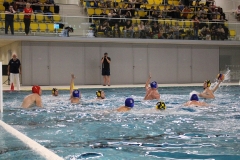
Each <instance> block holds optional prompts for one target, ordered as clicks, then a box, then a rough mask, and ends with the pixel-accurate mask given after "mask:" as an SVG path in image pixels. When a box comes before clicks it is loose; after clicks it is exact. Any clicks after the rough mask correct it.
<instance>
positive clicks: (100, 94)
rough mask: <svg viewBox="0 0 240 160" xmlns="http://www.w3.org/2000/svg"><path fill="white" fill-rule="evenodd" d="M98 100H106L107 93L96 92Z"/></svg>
mask: <svg viewBox="0 0 240 160" xmlns="http://www.w3.org/2000/svg"><path fill="white" fill-rule="evenodd" d="M96 95H97V99H98V100H99V99H105V93H104V91H102V90H98V91H96Z"/></svg>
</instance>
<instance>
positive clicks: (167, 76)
mask: <svg viewBox="0 0 240 160" xmlns="http://www.w3.org/2000/svg"><path fill="white" fill-rule="evenodd" d="M148 57H149V58H148V65H149V71H150V72H151V73H152V77H153V80H156V81H157V82H158V83H176V81H177V48H176V47H171V46H162V45H157V46H153V45H149V46H148Z"/></svg>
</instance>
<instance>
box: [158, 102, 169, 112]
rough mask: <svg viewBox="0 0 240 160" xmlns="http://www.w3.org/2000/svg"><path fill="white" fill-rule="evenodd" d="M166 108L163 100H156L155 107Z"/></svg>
mask: <svg viewBox="0 0 240 160" xmlns="http://www.w3.org/2000/svg"><path fill="white" fill-rule="evenodd" d="M166 108H167V106H166V104H165V103H164V102H162V101H160V102H157V104H156V109H159V110H164V109H166Z"/></svg>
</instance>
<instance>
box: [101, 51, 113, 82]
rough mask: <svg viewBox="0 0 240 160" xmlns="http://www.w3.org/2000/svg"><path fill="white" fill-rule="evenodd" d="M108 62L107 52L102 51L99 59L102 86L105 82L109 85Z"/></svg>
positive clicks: (109, 60)
mask: <svg viewBox="0 0 240 160" xmlns="http://www.w3.org/2000/svg"><path fill="white" fill-rule="evenodd" d="M110 62H111V58H110V57H108V53H104V57H102V59H101V63H102V76H103V86H106V84H107V85H108V86H110Z"/></svg>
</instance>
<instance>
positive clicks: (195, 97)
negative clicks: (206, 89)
mask: <svg viewBox="0 0 240 160" xmlns="http://www.w3.org/2000/svg"><path fill="white" fill-rule="evenodd" d="M190 101H198V96H197V95H196V94H192V96H191V97H190Z"/></svg>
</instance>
